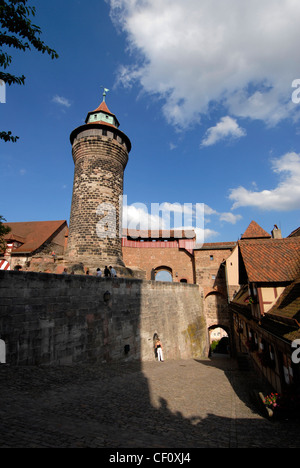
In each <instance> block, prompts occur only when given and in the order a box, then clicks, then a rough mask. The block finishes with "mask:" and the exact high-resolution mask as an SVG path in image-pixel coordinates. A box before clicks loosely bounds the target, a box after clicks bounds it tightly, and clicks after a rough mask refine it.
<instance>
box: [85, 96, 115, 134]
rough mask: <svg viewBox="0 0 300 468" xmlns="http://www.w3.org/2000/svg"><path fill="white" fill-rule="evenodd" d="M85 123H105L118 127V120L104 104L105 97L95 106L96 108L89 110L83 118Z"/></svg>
mask: <svg viewBox="0 0 300 468" xmlns="http://www.w3.org/2000/svg"><path fill="white" fill-rule="evenodd" d="M85 123H87V124H89V123H105V124H107V125H110V126H113V127H116V128H118V127H119V125H120V124H119V121H118V119H117V117H116V116H115V114H113V113H112V112H111V111H110V110H109V108H108V107H107V105H106V102H105V99H104V97H103V101H102V102H101V104H100V105H99V106H98V107H97V109H95V110H93V111H90V112H89V113H88V115H87V117H86V119H85Z"/></svg>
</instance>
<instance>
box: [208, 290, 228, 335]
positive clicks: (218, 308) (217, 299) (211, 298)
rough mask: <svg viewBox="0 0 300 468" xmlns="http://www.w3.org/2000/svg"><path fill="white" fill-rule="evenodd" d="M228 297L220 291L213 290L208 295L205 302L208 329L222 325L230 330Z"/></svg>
mask: <svg viewBox="0 0 300 468" xmlns="http://www.w3.org/2000/svg"><path fill="white" fill-rule="evenodd" d="M227 305H228V301H227V297H226V296H225V295H224V294H222V293H221V292H219V291H216V290H213V291H210V292H208V293H207V294H206V296H205V300H204V314H205V317H206V323H207V326H208V328H210V327H211V326H213V325H215V324H218V323H219V324H220V323H222V325H223V326H225V327H227V328H228V329H230V318H229V313H228V307H227Z"/></svg>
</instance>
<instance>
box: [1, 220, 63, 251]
mask: <svg viewBox="0 0 300 468" xmlns="http://www.w3.org/2000/svg"><path fill="white" fill-rule="evenodd" d="M3 224H4V225H5V226H9V227H10V228H11V231H10V232H9V233H8V234H6V236H5V240H6V241H9V240H18V241H20V242H23V243H22V245H21V246H20V247H18V248H14V249H13V253H19V252H20V253H25V252H26V253H27V252H33V251H35V250H36V249H38V248H39V247H41V245H43V244H44V242H46V241H47V240H48V239H49V238H50V237H51V236H52V235H53V234H54V233H55V232H56V231H58V230H59V229H60V228H61V227H63V225H64V224H65V225H66V226H67V222H66V221H65V220H63V221H28V222H20V223H3Z"/></svg>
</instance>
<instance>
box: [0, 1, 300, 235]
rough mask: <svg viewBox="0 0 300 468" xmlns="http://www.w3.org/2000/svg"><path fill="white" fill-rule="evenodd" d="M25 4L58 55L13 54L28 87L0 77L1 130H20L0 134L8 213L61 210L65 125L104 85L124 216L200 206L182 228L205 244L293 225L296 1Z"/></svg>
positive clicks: (15, 217) (67, 167)
mask: <svg viewBox="0 0 300 468" xmlns="http://www.w3.org/2000/svg"><path fill="white" fill-rule="evenodd" d="M30 4H31V5H35V6H36V8H37V14H36V17H35V19H34V20H33V22H34V23H36V24H38V25H39V26H40V27H41V29H42V36H41V38H42V39H43V40H44V41H45V43H46V44H47V45H49V46H50V47H52V48H54V49H55V50H56V51H57V52H58V54H59V59H58V60H51V59H50V58H49V57H48V56H46V55H41V54H40V53H38V52H36V51H34V50H32V51H30V52H26V53H21V52H17V51H11V52H12V55H13V63H12V65H11V66H10V68H9V69H8V71H10V72H11V73H15V74H24V75H25V76H26V84H25V86H17V85H14V86H11V87H6V102H5V103H1V104H0V121H1V129H2V130H11V131H12V133H13V134H15V135H18V136H19V137H20V139H19V140H18V142H17V143H4V142H0V173H1V179H2V184H1V188H0V190H1V194H0V200H1V206H0V214H1V215H2V216H4V217H5V218H6V219H7V221H8V222H16V221H38V220H55V219H66V220H67V221H69V215H70V206H71V198H72V185H73V173H74V163H73V160H72V155H71V145H70V141H69V135H70V133H71V131H72V130H73V129H74V128H75V127H77V126H80V125H81V124H83V123H84V120H85V118H86V115H87V113H88V112H89V111H91V110H94V109H95V108H96V107H98V105H99V104H100V102H101V101H102V89H101V86H102V85H103V86H105V87H107V88H109V90H110V91H109V92H108V94H107V97H106V103H107V105H108V108H109V109H110V110H111V112H113V113H115V114H116V116H117V117H118V120H119V122H120V129H121V130H122V131H123V132H124V133H126V134H127V136H128V137H129V138H130V140H131V143H132V150H131V153H130V155H129V162H128V165H127V168H126V170H125V179H124V194H125V195H126V200H127V205H128V208H127V209H126V212H127V219H129V220H136V219H137V216H138V215H141V218H140V219H141V222H142V221H143V220H145V219H149V215H151V212H152V209H153V204H159V205H162V204H164V203H167V204H174V206H176V207H178V206H183V205H184V204H186V207H188V208H190V207H191V206H192V207H195V206H196V204H200V205H201V206H204V207H205V210H204V225H202V224H201V223H200V224H199V222H197V221H192V223H194V224H192V227H196V228H198V227H199V230H200V231H201V228H203V229H204V237H203V236H200V238H201V239H204V240H205V241H207V242H222V241H235V240H237V239H238V238H240V236H241V234H242V233H243V232H244V231H245V230H246V228H247V226H248V225H249V223H250V222H251V220H255V221H256V222H258V223H259V224H260V225H261V226H262V227H263V228H264V229H265V230H267V231H268V232H270V231H271V230H272V228H273V225H274V224H277V225H278V226H279V227H281V229H282V233H283V235H284V236H287V235H289V234H290V232H291V231H293V230H294V229H296V228H297V227H299V226H300V219H299V214H300V210H299V208H300V156H299V155H300V143H299V135H300V122H299V116H300V103H298V99H297V98H298V93H297V89H298V87H299V84H298V82H297V81H296V82H295V81H294V80H298V79H300V66H299V63H300V60H299V47H298V46H297V44H299V40H300V30H299V24H298V18H299V17H300V3H299V2H295V1H293V0H260V1H258V0H252V1H251V2H241V1H240V0H201V1H199V0H185V1H184V2H182V0H164V1H163V2H161V0H159V1H157V0H143V1H142V0H107V1H104V0H103V1H100V0H88V1H81V0H64V1H63V2H62V1H60V2H58V1H57V0H52V1H51V2H49V1H43V2H40V4H39V3H38V2H30ZM293 82H294V87H292V84H293ZM299 83H300V82H299ZM293 93H294V94H293ZM299 96H300V93H299ZM202 204H203V205H202ZM142 208H143V209H142ZM150 218H151V219H155V218H156V216H155V214H153V213H152V217H150ZM176 219H177V218H176ZM185 225H187V224H186V223H185ZM171 227H172V226H171ZM175 227H179V226H177V225H176V226H175Z"/></svg>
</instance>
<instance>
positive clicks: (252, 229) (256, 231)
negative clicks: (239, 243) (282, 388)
mask: <svg viewBox="0 0 300 468" xmlns="http://www.w3.org/2000/svg"><path fill="white" fill-rule="evenodd" d="M270 237H271V234H269V233H268V232H267V231H265V230H264V229H263V228H262V227H260V226H259V224H257V223H256V222H255V221H251V223H250V224H249V226H248V227H247V229H246V231H245V232H244V234H242V236H241V239H261V238H270Z"/></svg>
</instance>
